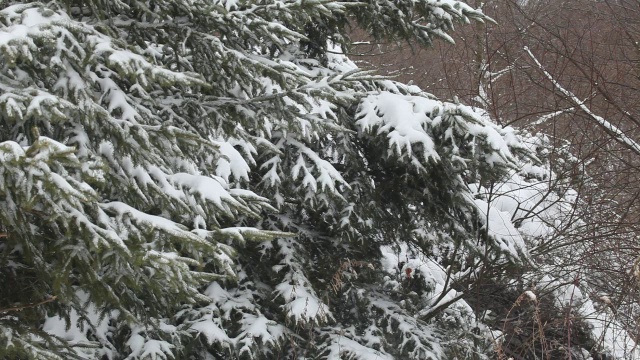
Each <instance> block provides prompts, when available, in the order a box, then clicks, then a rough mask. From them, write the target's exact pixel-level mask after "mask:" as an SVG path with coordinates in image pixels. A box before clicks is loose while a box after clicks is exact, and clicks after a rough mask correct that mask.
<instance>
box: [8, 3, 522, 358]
mask: <svg viewBox="0 0 640 360" xmlns="http://www.w3.org/2000/svg"><path fill="white" fill-rule="evenodd" d="M470 19H475V20H480V21H482V20H486V18H485V17H484V16H483V14H482V13H481V12H480V11H477V10H474V9H472V8H470V7H469V6H467V5H465V4H464V3H462V2H458V1H452V0H442V1H431V0H420V1H405V0H400V1H393V2H391V1H384V0H375V1H374V0H370V1H345V2H334V1H323V0H319V1H315V0H311V1H284V2H281V1H261V2H253V1H232V0H229V1H202V0H192V1H162V0H153V1H134V0H130V1H127V0H125V1H105V0H92V1H63V0H57V1H51V2H48V3H46V4H45V3H21V2H15V1H8V2H5V3H3V5H2V10H1V11H0V23H1V24H2V25H1V26H2V27H1V28H0V66H1V67H2V71H0V87H1V88H2V94H1V95H0V159H1V162H0V194H1V195H2V196H0V233H1V234H2V235H1V236H2V238H1V239H0V250H1V254H2V257H1V258H0V259H1V260H0V261H1V263H0V264H1V266H0V289H1V290H0V291H1V294H0V326H1V331H0V344H1V346H0V349H2V350H0V355H2V356H5V357H20V358H72V357H77V358H90V359H91V358H106V359H119V358H128V359H145V358H151V359H166V358H180V359H189V358H192V359H224V358H249V359H258V358H266V359H271V358H328V359H338V358H357V359H372V358H377V359H391V358H397V359H427V358H433V359H436V358H445V357H446V356H447V354H448V352H449V351H451V348H453V347H459V345H460V344H459V343H458V342H456V341H454V339H458V338H460V337H463V338H465V339H471V340H469V341H472V343H470V345H469V346H470V347H475V348H478V349H479V347H480V345H479V344H478V341H480V342H483V341H484V342H485V343H484V345H485V346H491V344H490V343H486V342H487V339H484V340H482V339H481V337H478V336H474V334H473V329H472V328H473V327H475V326H476V325H471V322H472V321H473V320H474V315H473V313H472V311H471V309H470V308H469V307H468V306H466V305H465V304H464V303H462V302H459V301H457V300H459V299H460V298H461V292H460V291H459V290H464V287H465V285H466V284H468V283H469V282H470V281H472V279H473V277H474V276H475V275H476V274H477V273H478V272H481V271H482V269H485V268H487V267H495V266H508V265H509V264H513V263H518V262H520V261H522V260H526V258H527V255H526V249H525V245H524V243H523V241H522V238H520V237H519V236H517V235H514V234H515V231H514V232H513V233H505V232H501V231H498V230H500V229H502V228H501V227H497V228H496V227H494V224H500V223H502V224H503V225H502V226H503V227H505V226H506V227H508V226H512V225H511V223H510V220H509V219H506V218H504V216H503V215H502V213H501V212H500V211H497V210H496V209H493V208H491V207H490V205H489V202H487V201H484V200H483V199H482V198H481V197H478V196H477V193H476V191H475V190H474V189H476V190H477V186H476V188H474V187H473V186H471V185H470V184H481V185H484V184H489V183H491V182H493V181H497V180H499V179H501V178H502V177H503V176H505V175H506V174H507V173H508V172H509V171H510V170H511V169H512V168H514V167H515V166H516V160H517V157H519V156H524V157H525V158H526V156H528V155H527V151H526V149H525V147H524V146H523V145H522V143H521V141H520V140H519V138H518V137H517V136H516V134H515V133H514V132H513V130H512V129H509V128H507V129H503V128H500V127H498V126H495V125H494V124H493V123H492V122H491V121H490V120H489V119H488V118H486V117H485V116H484V115H483V114H482V113H481V112H478V111H476V110H475V109H472V108H470V107H467V106H464V105H461V104H457V103H447V102H441V101H438V100H436V99H434V98H433V97H432V96H430V95H429V94H426V93H424V92H422V91H421V90H420V89H419V88H417V87H414V86H407V85H404V84H400V83H397V82H393V81H391V80H388V79H383V78H378V77H376V76H374V75H372V74H369V73H366V72H362V71H360V70H359V69H358V68H357V67H356V66H355V65H354V64H353V63H352V62H351V61H350V60H349V59H348V58H347V57H346V56H344V55H343V53H345V52H346V50H348V47H349V42H348V36H347V33H348V27H349V25H350V24H358V26H360V27H361V28H363V29H366V30H368V31H370V32H371V33H372V34H373V35H374V36H380V37H386V38H391V39H399V40H417V41H418V42H420V43H422V44H425V45H428V44H430V43H431V41H432V39H433V38H434V37H440V38H444V39H445V40H450V38H449V36H448V35H447V32H449V31H450V30H452V29H453V23H454V21H460V22H468V21H469V20H470ZM496 229H497V230H496ZM510 229H511V228H508V229H507V230H510ZM394 254H395V255H394ZM394 256H395V259H394ZM444 269H448V271H445V270H444ZM451 274H454V275H451ZM454 284H455V287H456V289H457V290H455V289H454ZM477 326H479V325H477ZM478 339H480V340H478ZM473 341H475V342H473Z"/></svg>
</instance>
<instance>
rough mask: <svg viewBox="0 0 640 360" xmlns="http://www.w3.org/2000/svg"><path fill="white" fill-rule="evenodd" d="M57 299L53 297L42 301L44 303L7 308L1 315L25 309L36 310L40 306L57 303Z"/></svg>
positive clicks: (2, 310) (1, 311) (1, 310)
mask: <svg viewBox="0 0 640 360" xmlns="http://www.w3.org/2000/svg"><path fill="white" fill-rule="evenodd" d="M57 298H58V297H57V296H52V297H50V298H48V299H46V300H42V301H40V302H37V303H33V304H26V305H20V306H14V307H10V308H6V309H0V314H1V313H8V312H11V311H22V310H24V309H28V308H34V307H37V306H40V305H43V304H46V303H50V302H52V301H55V300H56V299H57Z"/></svg>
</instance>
